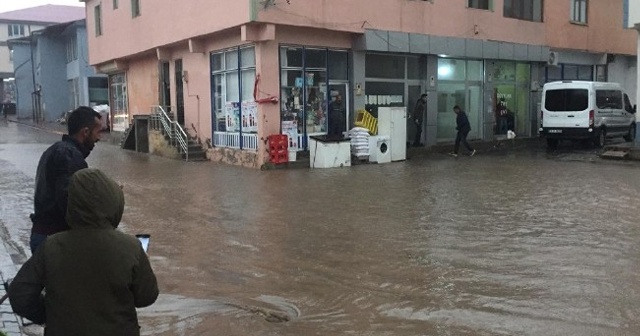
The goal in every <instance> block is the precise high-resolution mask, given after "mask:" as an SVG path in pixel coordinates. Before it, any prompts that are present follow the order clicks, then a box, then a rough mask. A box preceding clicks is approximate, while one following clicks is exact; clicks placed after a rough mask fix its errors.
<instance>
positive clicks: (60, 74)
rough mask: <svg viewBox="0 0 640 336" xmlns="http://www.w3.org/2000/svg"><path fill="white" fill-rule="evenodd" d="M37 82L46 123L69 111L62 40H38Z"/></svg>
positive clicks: (43, 37)
mask: <svg viewBox="0 0 640 336" xmlns="http://www.w3.org/2000/svg"><path fill="white" fill-rule="evenodd" d="M37 53H38V56H39V58H38V61H39V62H38V63H36V68H37V71H36V73H37V76H36V77H37V82H38V83H39V84H40V85H41V87H42V91H41V92H42V111H43V116H44V118H45V120H46V121H55V120H56V119H57V118H59V117H60V115H61V114H62V113H63V112H66V111H68V110H69V108H70V106H69V95H70V91H69V85H68V83H67V82H66V80H65V79H66V78H67V73H66V72H67V69H66V66H65V65H66V64H67V49H66V44H65V40H64V39H60V38H58V37H47V36H42V37H40V38H39V39H38V47H37Z"/></svg>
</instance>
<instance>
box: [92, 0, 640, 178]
mask: <svg viewBox="0 0 640 336" xmlns="http://www.w3.org/2000/svg"><path fill="white" fill-rule="evenodd" d="M625 1H626V0H608V1H606V4H604V2H603V1H588V0H554V1H550V0H546V1H544V0H447V1H443V0H427V1H424V0H422V1H419V0H351V1H338V0H323V1H315V0H313V1H312V0H288V1H287V0H277V1H274V0H216V1H215V2H212V1H207V0H192V1H187V2H180V5H179V6H177V5H176V3H175V2H174V1H169V0H154V1H146V0H130V1H118V0H102V1H100V0H86V1H85V2H86V9H87V20H88V28H89V47H90V51H89V56H90V62H91V64H93V65H94V66H95V67H96V68H97V69H98V70H99V71H101V72H104V73H108V74H110V79H111V80H110V87H111V100H112V103H111V105H112V110H113V111H114V113H115V114H117V116H114V117H115V119H114V120H122V127H121V128H124V127H125V125H127V124H128V122H129V121H130V119H131V117H132V115H136V114H149V113H151V112H152V111H158V108H157V107H155V108H154V106H167V108H164V110H165V111H168V113H169V114H171V115H172V116H173V118H174V119H175V120H176V121H177V122H178V123H179V124H181V125H182V126H183V128H184V130H185V131H186V132H187V133H188V134H189V135H190V136H192V137H195V138H197V139H199V141H200V142H201V143H202V144H203V145H205V146H207V147H208V155H209V157H210V159H212V160H214V161H223V162H229V163H233V164H240V165H244V166H249V167H255V168H258V167H261V166H262V165H263V164H264V163H267V162H268V160H269V156H268V152H267V145H266V139H267V137H268V136H269V135H271V134H279V133H287V134H289V135H291V139H292V141H291V143H290V144H291V145H294V146H296V147H297V148H298V149H299V150H301V151H303V150H306V149H307V148H306V147H307V142H308V136H311V135H315V134H325V133H327V132H329V131H334V130H335V129H337V128H342V129H347V128H349V127H351V125H353V119H354V116H355V114H356V111H358V110H361V109H367V110H368V111H370V112H371V113H372V114H374V115H375V114H376V113H377V108H378V107H380V106H404V107H406V108H407V109H408V110H409V111H410V112H411V111H412V110H413V107H414V105H415V103H416V101H417V100H418V98H419V97H420V95H421V94H422V93H427V94H428V95H429V98H428V104H427V112H426V115H425V118H424V120H425V122H424V123H423V124H422V128H423V132H422V138H421V139H420V142H421V143H424V144H426V145H427V146H430V145H434V144H437V143H440V142H449V141H451V140H452V139H453V138H454V134H455V133H454V132H455V127H454V123H455V122H454V114H453V113H452V108H453V106H454V105H460V106H461V107H462V108H463V109H465V110H466V111H467V113H468V115H469V117H470V120H471V123H472V132H471V134H470V138H471V139H481V140H492V139H494V138H495V137H496V136H502V135H503V134H504V132H506V129H503V127H502V125H503V124H502V123H503V122H504V123H505V125H506V127H508V128H509V129H513V130H514V131H515V132H516V133H517V134H518V135H519V136H536V135H537V134H536V129H537V123H538V122H537V118H538V111H539V108H538V101H539V94H540V92H539V91H540V88H541V85H542V84H544V83H545V82H546V81H549V80H558V79H588V80H596V79H598V80H611V81H620V82H623V84H626V83H627V82H628V83H629V85H635V75H634V77H633V78H628V79H627V78H626V77H627V76H629V75H628V74H629V71H628V68H631V67H635V64H636V63H635V58H634V57H631V56H634V55H635V54H636V50H637V48H636V39H635V35H634V33H633V32H632V31H630V30H628V29H624V28H623V18H624V7H623V3H624V2H625ZM214 3H215V5H214ZM634 73H635V72H634ZM618 77H620V78H618ZM622 79H623V80H622ZM634 87H635V86H634ZM634 90H635V89H634ZM337 96H341V97H342V104H339V103H337V102H336V97H337ZM501 99H503V100H504V102H505V103H506V104H507V106H508V108H509V109H510V110H511V111H512V112H513V113H512V114H511V115H510V117H509V118H508V119H506V120H499V118H497V117H496V116H495V112H494V111H495V105H496V102H497V101H498V100H501ZM340 105H341V106H340ZM169 107H170V108H169ZM336 113H337V114H342V118H339V117H334V118H333V121H335V120H344V125H336V123H335V122H332V115H335V114H336ZM118 117H119V118H120V119H118ZM408 127H409V132H408V133H409V135H408V139H407V140H408V141H412V140H413V137H414V134H415V133H416V129H415V128H416V126H415V125H414V124H409V125H408ZM115 128H117V127H115Z"/></svg>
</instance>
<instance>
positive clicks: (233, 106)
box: [225, 102, 240, 132]
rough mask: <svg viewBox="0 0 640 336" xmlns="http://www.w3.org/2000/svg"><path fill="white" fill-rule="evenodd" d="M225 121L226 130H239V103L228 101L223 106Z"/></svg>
mask: <svg viewBox="0 0 640 336" xmlns="http://www.w3.org/2000/svg"><path fill="white" fill-rule="evenodd" d="M225 123H226V125H227V132H238V131H240V104H238V103H235V102H228V103H227V105H226V108H225Z"/></svg>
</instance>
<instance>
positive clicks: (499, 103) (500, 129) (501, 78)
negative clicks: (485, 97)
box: [493, 62, 531, 136]
mask: <svg viewBox="0 0 640 336" xmlns="http://www.w3.org/2000/svg"><path fill="white" fill-rule="evenodd" d="M494 78H495V89H494V97H493V99H494V101H495V102H496V106H495V111H496V112H495V113H496V115H495V120H496V122H495V127H494V132H495V134H497V135H506V134H507V131H508V130H512V131H514V132H515V133H516V134H517V135H518V136H530V135H531V127H530V119H531V118H530V116H529V114H530V111H529V83H530V78H531V66H530V65H529V64H526V63H514V62H495V64H494Z"/></svg>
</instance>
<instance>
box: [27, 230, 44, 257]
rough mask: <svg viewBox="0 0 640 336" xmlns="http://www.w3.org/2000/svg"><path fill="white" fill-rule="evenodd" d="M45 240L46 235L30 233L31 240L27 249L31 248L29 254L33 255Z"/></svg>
mask: <svg viewBox="0 0 640 336" xmlns="http://www.w3.org/2000/svg"><path fill="white" fill-rule="evenodd" d="M46 239H47V235H45V234H41V233H31V240H30V241H29V247H30V248H31V254H35V253H36V250H37V249H38V246H40V245H42V243H44V241H45V240H46Z"/></svg>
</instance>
